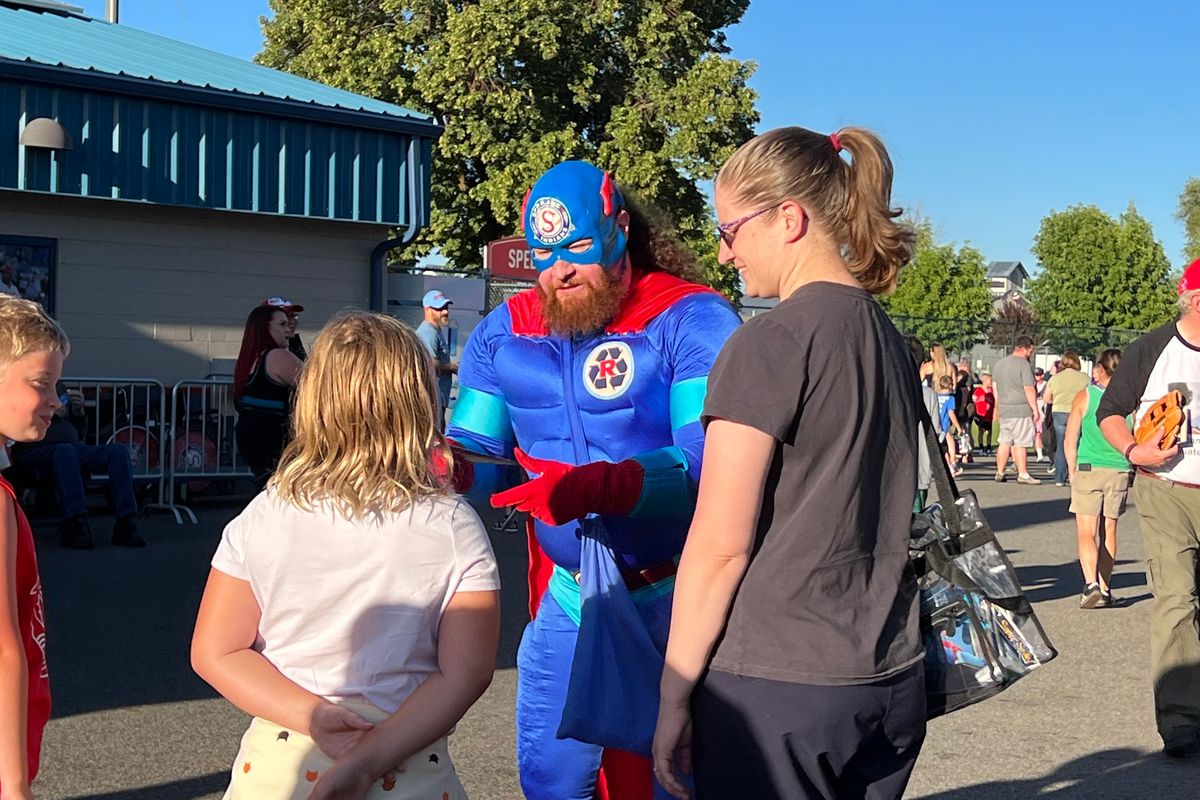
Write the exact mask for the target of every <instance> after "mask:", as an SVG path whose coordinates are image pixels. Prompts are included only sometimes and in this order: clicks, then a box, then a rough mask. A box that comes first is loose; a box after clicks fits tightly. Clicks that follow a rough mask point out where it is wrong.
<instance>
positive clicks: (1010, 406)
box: [992, 356, 1035, 419]
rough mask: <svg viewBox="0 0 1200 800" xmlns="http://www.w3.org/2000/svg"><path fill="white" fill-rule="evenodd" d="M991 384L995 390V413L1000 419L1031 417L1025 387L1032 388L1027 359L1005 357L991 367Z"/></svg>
mask: <svg viewBox="0 0 1200 800" xmlns="http://www.w3.org/2000/svg"><path fill="white" fill-rule="evenodd" d="M992 384H993V385H994V386H995V389H996V413H997V414H998V415H999V416H1000V419H1017V418H1018V417H1030V416H1033V409H1032V408H1031V407H1030V405H1029V398H1028V397H1026V396H1025V387H1026V386H1034V384H1035V381H1034V379H1033V365H1032V364H1030V363H1029V359H1027V358H1020V357H1018V356H1005V357H1004V358H1002V359H1000V360H999V361H997V362H996V365H995V366H993V367H992Z"/></svg>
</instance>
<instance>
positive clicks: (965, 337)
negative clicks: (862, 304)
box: [882, 221, 992, 351]
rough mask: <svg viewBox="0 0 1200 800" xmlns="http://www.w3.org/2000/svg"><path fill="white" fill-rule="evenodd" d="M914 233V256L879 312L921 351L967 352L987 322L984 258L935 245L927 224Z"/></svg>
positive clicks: (963, 249)
mask: <svg viewBox="0 0 1200 800" xmlns="http://www.w3.org/2000/svg"><path fill="white" fill-rule="evenodd" d="M916 227H917V250H916V253H915V255H914V256H913V260H912V262H911V263H910V264H909V265H908V266H907V267H905V268H904V269H903V270H902V271H901V272H900V282H899V284H898V285H897V287H896V291H895V292H894V293H892V294H891V295H889V296H887V297H884V298H883V300H882V302H883V306H884V308H886V309H887V311H888V313H889V314H890V315H891V316H892V317H895V318H897V322H898V323H900V326H901V328H903V329H904V330H905V332H906V333H911V334H915V335H916V336H917V337H918V338H920V339H921V341H922V342H923V343H924V344H925V345H926V346H928V345H930V344H932V343H933V342H941V343H942V344H943V345H945V347H946V349H947V350H950V351H955V350H966V349H968V348H970V347H971V346H972V345H973V344H975V342H977V341H978V340H979V338H980V336H981V335H982V334H983V333H984V331H986V330H987V328H988V323H989V320H990V319H991V317H992V298H991V294H990V293H989V291H988V283H987V267H986V265H985V263H984V258H983V254H982V253H980V252H979V251H978V250H976V249H975V248H974V247H971V246H969V245H963V246H962V247H961V248H960V247H955V246H954V245H953V244H938V243H937V242H936V241H935V240H934V234H933V226H932V225H931V224H930V223H929V222H928V221H920V222H918V223H917V226H916ZM900 318H903V319H900Z"/></svg>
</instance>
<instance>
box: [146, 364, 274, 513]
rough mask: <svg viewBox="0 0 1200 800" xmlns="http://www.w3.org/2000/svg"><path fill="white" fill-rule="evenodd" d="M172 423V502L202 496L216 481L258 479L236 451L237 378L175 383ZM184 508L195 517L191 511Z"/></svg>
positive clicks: (169, 491) (169, 499)
mask: <svg viewBox="0 0 1200 800" xmlns="http://www.w3.org/2000/svg"><path fill="white" fill-rule="evenodd" d="M170 421H171V426H172V428H171V430H172V436H171V446H170V449H169V451H168V453H167V456H168V459H169V465H170V466H169V471H170V474H169V477H168V480H167V481H166V484H167V502H168V503H171V504H174V503H175V498H176V493H182V492H199V491H203V490H204V489H205V488H207V486H208V485H209V483H210V482H212V481H234V480H240V479H242V478H253V477H254V474H253V473H252V472H251V471H250V468H249V466H247V465H246V463H245V462H243V461H242V460H241V458H240V457H239V455H238V452H237V437H236V436H235V433H234V426H235V424H236V422H237V410H236V408H235V405H234V402H233V379H232V378H205V379H204V380H196V381H180V382H179V383H177V384H175V387H174V388H173V389H172V390H171V420H170ZM180 508H183V509H184V510H185V511H187V513H188V514H191V513H192V512H191V510H190V509H187V507H186V506H180ZM192 519H193V520H194V519H195V516H194V515H192Z"/></svg>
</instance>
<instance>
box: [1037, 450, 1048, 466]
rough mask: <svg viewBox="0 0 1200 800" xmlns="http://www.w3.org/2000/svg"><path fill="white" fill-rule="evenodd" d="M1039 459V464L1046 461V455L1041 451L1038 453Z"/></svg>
mask: <svg viewBox="0 0 1200 800" xmlns="http://www.w3.org/2000/svg"><path fill="white" fill-rule="evenodd" d="M1037 460H1038V463H1039V464H1044V463H1045V462H1046V457H1045V456H1044V455H1042V454H1041V453H1038V457H1037Z"/></svg>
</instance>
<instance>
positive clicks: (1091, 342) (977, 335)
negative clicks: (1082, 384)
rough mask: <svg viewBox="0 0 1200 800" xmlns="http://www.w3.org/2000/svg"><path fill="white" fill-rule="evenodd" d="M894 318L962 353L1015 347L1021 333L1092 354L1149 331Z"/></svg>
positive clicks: (1046, 347)
mask: <svg viewBox="0 0 1200 800" xmlns="http://www.w3.org/2000/svg"><path fill="white" fill-rule="evenodd" d="M892 321H893V322H894V323H895V324H896V327H897V328H899V329H900V332H901V333H902V334H904V335H906V336H907V335H914V336H916V337H917V338H919V339H920V340H921V341H922V342H923V343H924V344H925V345H926V346H929V345H931V344H933V343H934V342H939V343H941V344H942V345H943V346H945V348H946V350H947V351H948V352H951V353H961V354H966V353H969V352H971V351H974V350H975V349H976V348H979V347H990V348H993V349H1001V350H1011V349H1012V348H1013V347H1014V346H1015V345H1016V343H1017V339H1018V338H1019V337H1021V336H1028V337H1029V338H1030V339H1032V340H1033V344H1034V348H1035V349H1037V350H1039V351H1047V352H1055V353H1062V352H1065V351H1067V350H1074V351H1075V352H1077V353H1081V354H1083V355H1089V354H1095V353H1098V352H1099V351H1101V350H1104V349H1105V348H1108V347H1118V348H1124V347H1128V346H1129V344H1130V343H1131V342H1132V341H1133V340H1134V339H1136V338H1138V337H1139V336H1141V335H1142V334H1144V333H1145V331H1135V330H1124V329H1120V328H1099V327H1096V328H1090V327H1085V326H1078V325H1043V324H1041V323H1029V322H1009V321H1007V320H997V319H990V320H989V319H959V318H950V317H910V316H901V315H896V316H893V317H892Z"/></svg>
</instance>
